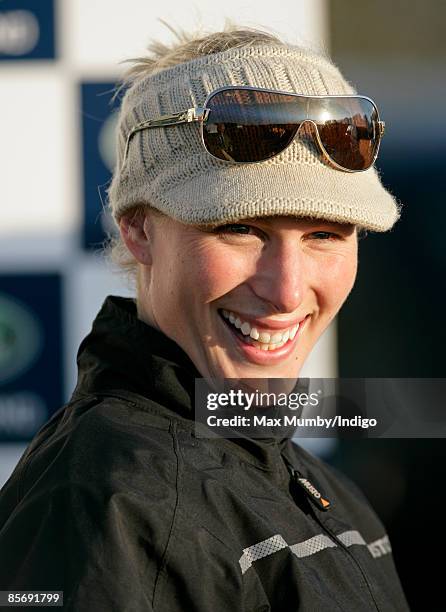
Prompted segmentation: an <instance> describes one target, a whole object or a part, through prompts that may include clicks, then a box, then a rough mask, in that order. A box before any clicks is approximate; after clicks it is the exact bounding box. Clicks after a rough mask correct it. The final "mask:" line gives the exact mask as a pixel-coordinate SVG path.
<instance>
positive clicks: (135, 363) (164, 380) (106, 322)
mask: <svg viewBox="0 0 446 612" xmlns="http://www.w3.org/2000/svg"><path fill="white" fill-rule="evenodd" d="M77 364H78V371H79V373H78V381H77V385H76V388H75V390H74V392H73V396H76V395H88V394H90V395H95V394H105V395H107V394H118V395H123V394H127V393H130V394H137V395H139V396H143V397H145V398H149V399H151V400H153V401H155V402H157V403H158V404H159V405H160V406H161V407H163V410H165V413H166V416H167V417H169V415H170V416H172V413H174V414H175V415H177V416H179V417H180V418H182V419H185V420H186V421H187V425H188V427H189V428H190V425H191V421H192V420H193V418H194V393H195V378H201V374H200V372H199V371H198V370H197V369H196V367H195V365H194V364H193V362H192V361H191V359H190V358H189V357H188V355H187V354H186V353H185V352H184V351H183V349H182V348H181V347H180V346H178V344H176V343H175V342H174V341H173V340H171V339H170V338H169V337H167V336H166V335H165V334H163V333H162V332H161V331H159V330H157V329H155V328H154V327H152V326H150V325H148V324H146V323H144V322H143V321H141V320H140V319H138V316H137V309H136V301H135V300H134V299H133V298H125V297H120V296H112V295H110V296H108V297H107V298H106V299H105V301H104V303H103V305H102V307H101V309H100V311H99V313H98V314H97V316H96V318H95V320H94V322H93V326H92V330H91V332H90V333H89V334H88V335H87V336H86V337H85V338H84V340H83V341H82V343H81V344H80V347H79V351H78V354H77ZM231 441H232V442H235V444H234V445H229V446H228V445H226V446H228V448H234V449H235V448H237V450H238V451H239V454H240V453H241V455H242V459H243V458H245V459H246V460H247V461H249V462H251V463H254V464H255V465H257V466H258V467H261V468H263V469H266V470H274V469H277V458H278V456H279V454H280V451H281V450H282V449H283V448H285V447H286V446H287V443H289V442H290V441H289V440H288V439H282V440H277V439H275V438H263V439H254V438H249V437H242V436H241V437H240V438H235V439H231ZM226 442H227V441H226Z"/></svg>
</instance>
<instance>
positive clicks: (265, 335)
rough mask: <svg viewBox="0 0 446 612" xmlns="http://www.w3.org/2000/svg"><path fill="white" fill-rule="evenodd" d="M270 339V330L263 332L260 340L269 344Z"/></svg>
mask: <svg viewBox="0 0 446 612" xmlns="http://www.w3.org/2000/svg"><path fill="white" fill-rule="evenodd" d="M270 340H271V336H270V334H268V332H262V333H261V334H260V335H259V342H263V343H264V344H268V343H269V341H270Z"/></svg>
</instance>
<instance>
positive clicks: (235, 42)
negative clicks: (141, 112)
mask: <svg viewBox="0 0 446 612" xmlns="http://www.w3.org/2000/svg"><path fill="white" fill-rule="evenodd" d="M165 25H166V27H167V28H168V29H169V30H170V31H171V32H172V33H173V35H174V37H175V39H176V40H174V42H172V43H171V44H170V45H167V44H165V43H162V42H160V41H156V40H152V41H151V42H150V44H149V45H148V47H147V51H148V54H147V56H145V57H138V58H133V59H130V60H127V63H130V64H131V66H130V68H129V69H128V70H127V72H126V73H125V74H124V76H123V80H122V83H121V85H120V86H119V88H118V89H117V91H116V94H115V95H118V94H119V93H120V92H121V91H122V90H123V89H127V88H128V87H131V86H132V85H133V84H135V83H136V82H137V81H138V80H139V79H141V78H144V77H146V76H148V75H151V74H156V73H157V72H160V71H161V70H164V69H166V68H171V67H172V66H176V65H177V64H181V63H183V62H188V61H190V60H193V59H196V58H199V57H201V56H204V55H212V54H213V53H220V52H222V51H227V50H228V49H233V48H238V47H249V46H261V45H275V46H278V45H279V46H284V47H286V46H288V45H287V43H285V42H284V41H282V40H280V39H279V38H278V37H277V36H275V35H274V34H271V33H269V32H266V31H263V30H260V29H256V28H247V27H244V28H241V27H239V26H237V25H234V24H233V23H231V22H230V21H227V22H226V25H225V28H224V29H223V30H222V31H220V32H214V33H211V34H203V33H202V32H195V33H186V32H184V31H183V30H176V29H174V28H172V27H171V26H170V25H168V24H166V23H165ZM148 211H150V214H154V215H156V216H164V215H163V213H161V212H160V211H159V210H157V209H155V208H153V207H152V206H150V203H148V202H147V203H144V202H142V203H141V204H138V205H137V206H135V207H133V208H132V209H131V210H130V211H128V212H127V213H126V215H125V216H129V217H131V220H133V219H135V218H136V217H137V216H138V215H140V214H146V213H147V212H148ZM103 254H104V256H105V258H106V259H108V260H109V261H110V262H111V263H112V265H113V266H116V267H117V269H118V271H119V272H120V273H122V274H123V275H124V277H125V278H126V280H127V282H128V284H129V285H130V286H131V287H132V288H135V287H136V285H137V270H138V266H137V262H136V260H135V259H134V257H133V255H132V254H131V253H130V252H129V250H128V249H127V247H126V245H125V243H124V242H123V240H122V238H121V236H120V234H119V233H118V234H117V235H116V236H113V235H110V236H109V237H108V239H107V241H106V244H105V246H104V248H103Z"/></svg>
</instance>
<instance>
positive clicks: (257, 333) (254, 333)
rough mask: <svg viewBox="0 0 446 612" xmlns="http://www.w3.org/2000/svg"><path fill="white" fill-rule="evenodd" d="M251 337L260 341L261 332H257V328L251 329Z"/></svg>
mask: <svg viewBox="0 0 446 612" xmlns="http://www.w3.org/2000/svg"><path fill="white" fill-rule="evenodd" d="M249 335H250V336H251V338H252V339H253V340H258V339H259V336H260V334H259V332H258V331H257V330H256V328H255V327H253V328H252V329H251V333H250V334H249Z"/></svg>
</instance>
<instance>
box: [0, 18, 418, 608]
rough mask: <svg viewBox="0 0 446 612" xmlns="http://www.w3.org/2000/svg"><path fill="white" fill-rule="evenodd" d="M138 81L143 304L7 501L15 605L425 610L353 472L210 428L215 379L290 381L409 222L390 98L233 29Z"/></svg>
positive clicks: (154, 54) (129, 252)
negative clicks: (27, 598)
mask: <svg viewBox="0 0 446 612" xmlns="http://www.w3.org/2000/svg"><path fill="white" fill-rule="evenodd" d="M125 89H126V91H125V95H124V96H123V99H122V104H121V110H120V115H119V125H118V133H117V153H118V163H117V166H116V169H115V171H114V175H113V181H112V184H111V186H110V190H109V203H110V209H111V212H112V215H113V218H114V220H115V221H116V224H117V227H118V228H119V237H118V238H117V239H115V240H113V241H111V243H110V247H109V254H110V255H111V257H112V258H113V259H114V260H115V261H117V262H118V263H119V264H120V265H121V267H122V268H123V270H124V271H125V272H126V273H130V274H131V277H132V278H133V279H134V280H135V295H134V298H123V297H119V296H108V297H107V298H106V299H105V301H104V304H103V306H102V308H101V310H100V312H99V313H98V315H97V317H96V319H95V321H94V323H93V328H92V330H91V332H90V333H89V334H88V336H87V337H86V338H84V340H83V341H82V344H81V345H80V347H79V352H78V357H77V360H78V367H79V377H78V382H77V385H76V389H75V390H74V392H73V395H72V397H71V399H70V402H69V403H68V405H67V406H64V407H63V408H62V409H61V410H60V411H59V412H57V413H56V414H55V415H54V417H53V418H52V419H51V421H49V422H48V423H47V424H46V425H45V426H44V427H43V428H42V429H41V430H40V431H39V432H38V434H37V435H36V437H35V439H34V440H33V442H32V443H31V445H30V446H29V448H28V449H27V451H26V452H25V454H24V456H23V457H22V459H21V461H20V463H19V464H18V466H17V468H16V470H15V471H14V473H13V475H12V476H11V478H10V480H9V481H8V482H7V484H6V485H5V487H4V489H3V490H2V493H1V495H0V549H1V551H2V553H1V555H0V580H1V581H0V590H8V589H9V590H11V589H14V590H32V589H39V591H42V590H46V591H48V590H49V591H63V597H64V607H65V608H66V609H67V610H76V611H82V612H84V611H88V610H91V611H95V612H96V611H97V610H104V611H105V610H107V611H109V610H117V611H118V610H119V611H121V610H133V611H138V612H139V611H141V612H143V611H144V612H147V611H149V610H157V611H160V612H161V611H162V612H164V611H166V612H180V611H181V612H184V611H185V610H187V611H188V612H189V611H190V612H193V611H195V612H209V611H210V610H212V611H215V612H226V611H230V610H231V611H232V610H240V611H242V610H243V611H246V612H248V611H249V612H254V611H257V612H260V611H261V610H262V611H264V612H267V611H268V610H271V611H276V612H287V611H290V612H294V611H296V610H303V611H307V610H311V611H322V610H323V611H325V610H335V609H336V610H343V611H344V612H345V611H351V612H357V611H358V610H361V611H362V610H364V611H365V610H382V611H384V610H389V611H390V610H392V611H395V610H398V611H405V610H408V607H407V603H406V601H405V597H404V594H403V592H402V589H401V586H400V583H399V579H398V575H397V572H396V569H395V566H394V562H393V557H392V553H391V546H390V542H389V539H388V537H387V535H386V533H385V529H384V526H383V525H382V523H381V521H380V520H379V518H378V517H377V516H376V514H375V512H374V511H373V509H372V508H371V507H370V505H369V504H368V502H367V501H366V499H365V498H364V496H363V495H362V494H361V492H360V491H358V490H357V488H356V487H355V486H354V485H353V484H352V483H351V482H350V481H349V480H348V479H346V478H345V477H344V476H343V475H342V474H340V473H338V472H336V471H335V470H333V469H332V468H330V467H329V466H327V465H326V464H324V463H323V462H322V461H321V460H319V459H317V458H316V457H314V456H312V455H310V454H309V453H308V452H306V451H304V450H303V449H302V448H301V447H299V446H297V445H296V444H294V443H293V442H292V440H291V439H290V436H289V435H288V437H287V436H286V435H280V436H279V437H277V436H274V435H272V434H271V436H270V437H262V438H257V437H255V436H253V435H250V432H249V430H248V431H247V432H246V434H241V433H239V434H238V435H236V436H232V437H229V436H228V437H224V436H223V437H221V436H220V437H219V436H216V435H210V436H207V437H206V436H205V437H202V436H201V437H200V436H198V434H197V431H198V430H196V427H195V422H194V417H195V412H194V410H195V408H196V407H197V402H198V403H199V397H198V394H196V392H195V382H196V380H197V379H200V378H206V379H207V380H208V381H211V382H212V381H219V382H221V381H223V382H225V381H228V379H230V380H233V379H236V380H238V381H242V382H243V381H245V380H253V379H254V381H256V382H257V381H259V385H260V383H261V381H262V380H272V381H275V380H279V381H281V380H282V379H284V380H289V379H290V380H291V381H292V384H293V388H294V386H295V382H296V380H297V379H298V377H299V372H300V370H301V367H302V365H303V363H304V362H305V359H306V358H307V356H308V354H309V353H310V351H311V349H312V348H313V347H314V345H315V343H316V341H317V339H318V338H319V337H320V335H321V334H322V333H323V332H324V330H325V329H326V328H327V326H328V325H329V323H330V322H331V321H332V319H333V318H334V317H335V316H336V314H337V313H338V311H339V309H340V308H341V306H342V304H343V303H344V301H345V300H346V298H347V296H348V295H349V293H350V291H351V290H352V287H353V285H354V282H355V277H356V269H357V250H358V235H359V233H360V232H362V231H364V230H374V231H386V230H388V229H390V228H391V227H392V225H393V224H394V222H395V221H396V220H397V218H398V215H399V211H398V206H397V204H396V202H395V201H394V199H393V198H392V196H391V195H390V194H389V193H388V192H387V191H386V190H385V189H384V188H383V186H382V185H381V183H380V180H379V177H378V174H377V172H376V170H375V169H374V167H373V162H374V161H375V159H376V156H377V154H378V149H379V144H380V140H381V137H382V135H383V133H384V123H383V122H382V121H381V119H380V117H379V112H378V109H377V106H376V104H375V103H374V102H373V101H372V100H370V98H368V97H366V96H362V95H358V94H356V92H355V91H354V89H353V88H352V87H351V85H349V83H348V82H347V81H346V80H345V79H344V78H343V76H342V75H341V74H340V72H339V70H338V69H337V68H336V67H335V66H334V65H333V64H332V63H331V62H330V60H329V59H328V58H326V57H322V56H320V55H316V54H315V53H312V52H310V51H308V50H305V49H302V48H300V47H296V46H293V45H287V44H285V43H284V42H282V41H280V40H278V39H277V38H276V37H274V36H272V35H270V34H268V33H266V32H259V31H256V30H250V29H237V28H230V29H228V30H226V31H224V32H217V33H215V34H211V35H209V36H206V37H202V38H200V37H193V36H191V37H188V36H186V35H184V36H180V37H179V40H178V42H177V43H175V44H174V45H173V46H172V47H165V46H163V45H160V44H154V45H152V47H151V52H150V54H149V55H148V56H147V57H146V58H142V59H139V60H137V61H136V63H135V64H134V66H133V68H132V69H131V70H130V73H129V77H128V79H127V80H126V82H125ZM322 111H323V112H322ZM211 386H212V385H211ZM247 388H248V389H250V387H249V385H247ZM245 395H246V393H245ZM294 395H296V394H294ZM240 397H242V395H241V396H240ZM256 397H260V395H259V396H256ZM300 397H304V398H307V399H308V395H307V394H305V393H303V394H300ZM197 398H198V399H197ZM251 404H252V402H251ZM252 405H253V406H254V408H253V410H255V411H256V415H255V416H256V417H257V416H258V415H257V409H258V405H257V399H256V403H254V404H252ZM302 405H303V404H302ZM218 418H219V413H217V415H216V416H215V419H216V420H217V419H218ZM243 419H244V420H243V423H244V422H248V423H249V416H247V415H246V416H243ZM223 420H224V419H223ZM227 420H228V422H229V423H232V421H231V420H230V419H227ZM259 420H260V419H259ZM236 421H237V422H240V420H239V419H236ZM267 421H268V423H269V422H270V423H271V424H272V426H273V428H274V426H275V425H276V423H278V422H279V419H278V418H273V419H269V420H268V419H267ZM279 429H280V428H279ZM288 433H289V432H288ZM291 433H293V432H291Z"/></svg>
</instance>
